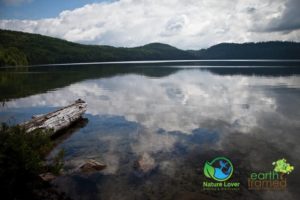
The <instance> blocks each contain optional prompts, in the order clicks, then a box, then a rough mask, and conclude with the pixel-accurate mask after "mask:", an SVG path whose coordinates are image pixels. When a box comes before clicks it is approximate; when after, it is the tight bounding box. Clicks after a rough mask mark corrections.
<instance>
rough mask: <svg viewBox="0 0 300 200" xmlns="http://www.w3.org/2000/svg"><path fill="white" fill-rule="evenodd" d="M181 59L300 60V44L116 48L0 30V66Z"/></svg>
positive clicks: (269, 43) (163, 45) (273, 43)
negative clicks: (189, 47) (190, 48)
mask: <svg viewBox="0 0 300 200" xmlns="http://www.w3.org/2000/svg"><path fill="white" fill-rule="evenodd" d="M170 59H172V60H182V59H300V43H295V42H263V43H245V44H228V43H222V44H218V45H215V46H212V47H210V48H208V49H202V50H199V51H194V50H189V51H184V50H180V49H177V48H175V47H172V46H170V45H167V44H161V43H151V44H147V45H144V46H141V47H134V48H120V47H119V48H117V47H111V46H101V45H83V44H77V43H73V42H68V41H65V40H61V39H57V38H53V37H48V36H42V35H38V34H31V33H24V32H17V31H8V30H0V66H6V65H28V64H29V65H35V64H54V63H70V62H71V63H75V62H101V61H129V60H130V61H134V60H135V61H138V60H170Z"/></svg>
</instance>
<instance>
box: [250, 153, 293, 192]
mask: <svg viewBox="0 0 300 200" xmlns="http://www.w3.org/2000/svg"><path fill="white" fill-rule="evenodd" d="M272 165H273V166H274V169H273V171H269V172H258V173H257V172H254V173H251V174H250V177H249V178H248V189H249V190H284V189H286V187H287V174H290V173H291V172H292V171H293V170H294V166H292V165H291V164H289V163H287V160H286V159H284V158H283V159H280V160H277V161H275V162H273V163H272Z"/></svg>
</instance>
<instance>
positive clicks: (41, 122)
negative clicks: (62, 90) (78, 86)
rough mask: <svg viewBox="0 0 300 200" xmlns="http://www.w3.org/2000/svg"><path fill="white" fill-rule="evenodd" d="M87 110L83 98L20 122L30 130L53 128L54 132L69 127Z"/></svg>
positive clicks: (27, 130)
mask: <svg viewBox="0 0 300 200" xmlns="http://www.w3.org/2000/svg"><path fill="white" fill-rule="evenodd" d="M86 110H87V103H86V102H84V101H83V100H81V99H78V100H76V101H75V103H73V104H71V105H68V106H66V107H63V108H61V109H59V110H56V111H54V112H51V113H48V114H42V115H35V116H33V117H32V120H30V121H28V122H25V123H22V124H20V125H21V126H23V127H24V128H25V129H26V132H30V131H33V130H36V129H41V130H52V131H53V132H52V134H54V133H56V132H57V131H60V130H62V129H64V128H67V127H69V126H70V125H71V124H72V123H73V122H75V121H77V120H78V119H80V118H81V117H82V115H83V114H84V113H85V111H86Z"/></svg>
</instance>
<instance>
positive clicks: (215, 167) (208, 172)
mask: <svg viewBox="0 0 300 200" xmlns="http://www.w3.org/2000/svg"><path fill="white" fill-rule="evenodd" d="M203 171H204V175H205V176H206V177H207V178H211V179H214V180H216V181H226V180H228V179H229V178H230V177H231V176H232V173H233V165H232V163H231V161H230V160H229V159H227V158H225V157H217V158H215V159H213V160H212V161H211V162H208V161H206V162H205V165H204V169H203Z"/></svg>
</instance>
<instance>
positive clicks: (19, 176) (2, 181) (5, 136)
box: [0, 124, 63, 199]
mask: <svg viewBox="0 0 300 200" xmlns="http://www.w3.org/2000/svg"><path fill="white" fill-rule="evenodd" d="M0 141H1V145H0V187H1V188H2V190H3V191H4V194H2V195H4V196H6V197H7V198H8V199H12V198H18V196H19V195H25V196H26V195H29V196H30V193H31V192H32V190H33V189H34V188H35V187H36V184H37V183H39V181H37V180H39V179H38V175H39V174H40V173H43V172H46V170H47V169H48V167H45V166H44V157H45V156H46V155H47V154H48V153H49V152H50V150H51V149H52V148H53V144H52V142H51V140H50V136H49V133H47V132H43V131H39V130H36V131H33V132H30V133H26V132H25V130H24V129H23V128H22V127H19V126H13V127H8V126H7V125H5V124H2V126H1V128H0ZM62 156H63V155H58V158H57V162H59V163H62V162H61V161H59V160H60V159H61V158H62ZM58 167H62V166H61V165H59V166H56V171H59V170H60V169H59V168H58Z"/></svg>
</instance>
